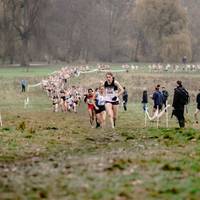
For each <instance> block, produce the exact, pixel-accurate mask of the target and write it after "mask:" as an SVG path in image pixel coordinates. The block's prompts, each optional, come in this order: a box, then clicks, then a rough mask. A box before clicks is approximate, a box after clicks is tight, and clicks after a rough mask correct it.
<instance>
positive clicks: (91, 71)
mask: <svg viewBox="0 0 200 200" xmlns="http://www.w3.org/2000/svg"><path fill="white" fill-rule="evenodd" d="M97 71H98V69H93V70H90V71H80V73H81V74H89V73H94V72H97Z"/></svg>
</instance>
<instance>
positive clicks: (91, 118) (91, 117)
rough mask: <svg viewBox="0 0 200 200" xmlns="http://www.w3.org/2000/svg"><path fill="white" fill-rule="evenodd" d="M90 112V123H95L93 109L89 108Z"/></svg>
mask: <svg viewBox="0 0 200 200" xmlns="http://www.w3.org/2000/svg"><path fill="white" fill-rule="evenodd" d="M88 114H89V118H90V124H91V125H93V121H94V116H93V111H92V109H88Z"/></svg>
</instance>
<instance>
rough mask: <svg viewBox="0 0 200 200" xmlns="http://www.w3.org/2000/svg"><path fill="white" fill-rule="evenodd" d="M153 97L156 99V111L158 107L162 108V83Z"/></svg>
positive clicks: (154, 109) (154, 108) (154, 107)
mask: <svg viewBox="0 0 200 200" xmlns="http://www.w3.org/2000/svg"><path fill="white" fill-rule="evenodd" d="M152 99H153V101H154V106H153V111H154V112H155V111H156V110H157V109H159V110H162V105H163V96H162V93H161V92H160V85H157V86H156V88H155V91H154V93H153V97H152Z"/></svg>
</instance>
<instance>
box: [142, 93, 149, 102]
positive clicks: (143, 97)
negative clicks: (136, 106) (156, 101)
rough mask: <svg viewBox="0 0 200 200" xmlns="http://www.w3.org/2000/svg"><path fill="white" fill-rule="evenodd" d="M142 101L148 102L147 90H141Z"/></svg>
mask: <svg viewBox="0 0 200 200" xmlns="http://www.w3.org/2000/svg"><path fill="white" fill-rule="evenodd" d="M142 103H148V95H147V91H143V95H142Z"/></svg>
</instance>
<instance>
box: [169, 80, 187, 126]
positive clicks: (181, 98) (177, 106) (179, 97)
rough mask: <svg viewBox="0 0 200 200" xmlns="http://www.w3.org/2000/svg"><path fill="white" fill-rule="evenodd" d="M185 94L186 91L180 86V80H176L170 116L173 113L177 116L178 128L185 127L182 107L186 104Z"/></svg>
mask: <svg viewBox="0 0 200 200" xmlns="http://www.w3.org/2000/svg"><path fill="white" fill-rule="evenodd" d="M187 95H188V92H187V91H186V90H185V88H184V87H183V86H182V82H181V81H177V87H176V88H175V89H174V98H173V104H172V106H173V107H174V110H173V112H172V116H173V115H175V116H176V117H177V119H178V122H179V126H180V128H183V127H185V117H184V109H185V105H186V104H187V102H186V96H187ZM188 96H189V95H188Z"/></svg>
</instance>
